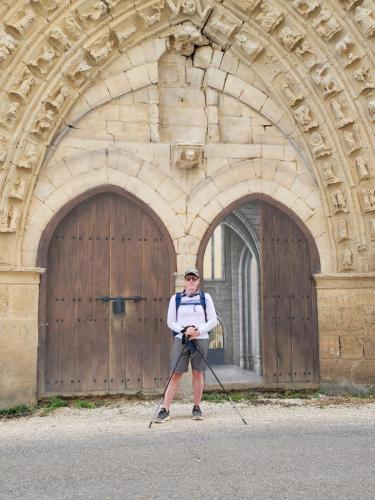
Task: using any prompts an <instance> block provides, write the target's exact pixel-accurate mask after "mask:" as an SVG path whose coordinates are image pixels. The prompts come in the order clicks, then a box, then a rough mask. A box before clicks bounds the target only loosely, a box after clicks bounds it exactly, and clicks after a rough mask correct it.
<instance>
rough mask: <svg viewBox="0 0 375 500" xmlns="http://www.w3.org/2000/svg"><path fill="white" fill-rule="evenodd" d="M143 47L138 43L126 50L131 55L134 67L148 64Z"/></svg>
mask: <svg viewBox="0 0 375 500" xmlns="http://www.w3.org/2000/svg"><path fill="white" fill-rule="evenodd" d="M142 49H143V47H142V45H141V46H139V45H136V46H135V47H130V49H128V50H127V51H126V54H127V56H128V57H129V59H130V62H131V65H132V66H133V67H136V66H141V65H142V64H146V58H145V54H144V51H143V50H142Z"/></svg>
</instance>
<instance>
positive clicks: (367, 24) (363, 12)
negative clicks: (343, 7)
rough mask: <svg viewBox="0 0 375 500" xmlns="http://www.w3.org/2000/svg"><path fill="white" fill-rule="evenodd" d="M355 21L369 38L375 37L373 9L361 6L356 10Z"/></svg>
mask: <svg viewBox="0 0 375 500" xmlns="http://www.w3.org/2000/svg"><path fill="white" fill-rule="evenodd" d="M354 19H355V20H356V21H357V23H358V24H360V25H361V27H362V29H363V31H364V32H365V35H366V36H367V37H370V36H373V34H374V32H375V17H374V13H373V12H372V10H371V9H367V8H365V7H361V6H360V5H359V6H358V7H356V8H355V16H354Z"/></svg>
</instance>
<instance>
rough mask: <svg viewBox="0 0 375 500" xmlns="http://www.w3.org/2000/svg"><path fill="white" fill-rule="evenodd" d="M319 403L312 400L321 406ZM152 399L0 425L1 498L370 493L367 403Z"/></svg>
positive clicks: (374, 443)
mask: <svg viewBox="0 0 375 500" xmlns="http://www.w3.org/2000/svg"><path fill="white" fill-rule="evenodd" d="M320 406H321V407H320ZM154 408H155V402H152V401H130V402H129V401H118V402H113V403H112V404H111V405H110V406H103V407H100V408H96V409H93V410H84V409H74V408H61V409H58V410H56V411H54V412H53V413H51V414H50V415H48V416H45V417H40V416H38V415H33V416H31V417H25V418H21V419H12V420H3V421H1V422H0V471H1V474H0V475H1V481H0V498H1V500H3V499H4V500H8V499H9V500H11V499H16V498H17V499H18V498H27V499H38V500H40V499H43V500H44V499H52V498H53V499H57V500H58V499H76V498H87V499H128V498H129V499H133V498H134V499H158V498H165V497H166V496H167V497H170V498H178V499H184V498H189V499H192V498H193V499H194V498H210V499H211V498H262V499H263V498H264V499H273V500H274V499H279V498H280V499H284V498H285V499H288V500H289V499H295V498H296V499H297V498H306V499H310V498H311V499H315V498H316V499H320V498H324V499H327V498H328V499H336V498H337V499H340V500H341V499H346V498H347V499H352V498H353V499H354V498H355V499H362V498H363V499H371V500H373V498H375V425H374V418H375V403H374V402H371V403H370V402H367V403H366V402H365V401H364V402H363V401H362V402H361V404H341V405H331V404H325V405H323V406H322V405H321V404H320V403H319V402H316V401H315V402H305V401H299V400H287V401H277V402H276V401H275V402H274V403H273V404H268V405H256V406H253V405H250V404H247V403H239V404H238V409H239V410H240V412H241V413H242V414H243V415H244V417H245V418H246V420H247V422H248V425H247V426H245V425H244V424H243V423H242V421H241V419H240V417H239V416H238V415H237V413H236V412H235V411H234V410H233V408H232V407H231V406H230V405H229V404H228V403H208V402H204V403H203V404H202V408H203V410H204V415H205V419H204V420H203V421H199V422H197V421H193V420H192V419H191V416H190V415H191V403H187V402H184V401H182V402H176V403H175V404H174V405H173V407H172V411H171V420H170V421H169V422H166V423H165V424H163V425H156V424H154V425H153V426H152V428H151V430H150V429H149V428H148V423H149V421H150V418H151V416H152V415H153V412H154Z"/></svg>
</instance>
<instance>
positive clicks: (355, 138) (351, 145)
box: [343, 125, 362, 154]
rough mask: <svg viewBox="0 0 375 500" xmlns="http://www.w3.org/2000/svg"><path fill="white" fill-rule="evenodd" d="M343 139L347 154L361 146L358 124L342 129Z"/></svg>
mask: <svg viewBox="0 0 375 500" xmlns="http://www.w3.org/2000/svg"><path fill="white" fill-rule="evenodd" d="M343 139H344V144H345V148H346V150H347V153H348V154H351V153H353V152H354V151H356V150H357V149H359V148H361V147H362V142H361V138H360V135H359V129H358V126H356V125H353V127H352V128H351V129H347V130H344V131H343Z"/></svg>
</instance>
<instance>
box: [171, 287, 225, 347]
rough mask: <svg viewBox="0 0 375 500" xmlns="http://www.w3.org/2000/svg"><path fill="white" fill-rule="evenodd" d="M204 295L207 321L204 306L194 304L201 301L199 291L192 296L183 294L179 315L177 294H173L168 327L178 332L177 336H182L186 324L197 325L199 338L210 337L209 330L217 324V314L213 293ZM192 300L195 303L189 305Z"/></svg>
mask: <svg viewBox="0 0 375 500" xmlns="http://www.w3.org/2000/svg"><path fill="white" fill-rule="evenodd" d="M204 295H205V298H206V313H207V321H206V318H205V315H204V309H203V306H201V305H200V304H198V305H193V304H194V303H197V302H198V303H199V302H200V297H199V292H198V293H197V294H195V295H193V296H191V297H189V296H187V295H182V297H181V304H180V306H179V308H178V312H177V316H176V295H172V297H171V300H170V301H169V307H168V319H167V323H168V327H169V328H170V329H171V330H172V331H173V332H178V335H176V337H177V338H182V333H181V330H182V329H183V328H185V327H186V326H195V328H198V331H199V333H200V335H199V337H198V338H199V339H208V338H209V335H208V332H210V331H211V330H212V329H213V328H214V327H215V326H216V325H217V316H216V311H215V307H214V303H213V301H212V298H211V295H210V294H209V293H205V294H204ZM190 302H191V303H193V304H191V305H189V303H190ZM182 304H184V305H182ZM185 304H187V305H185Z"/></svg>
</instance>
